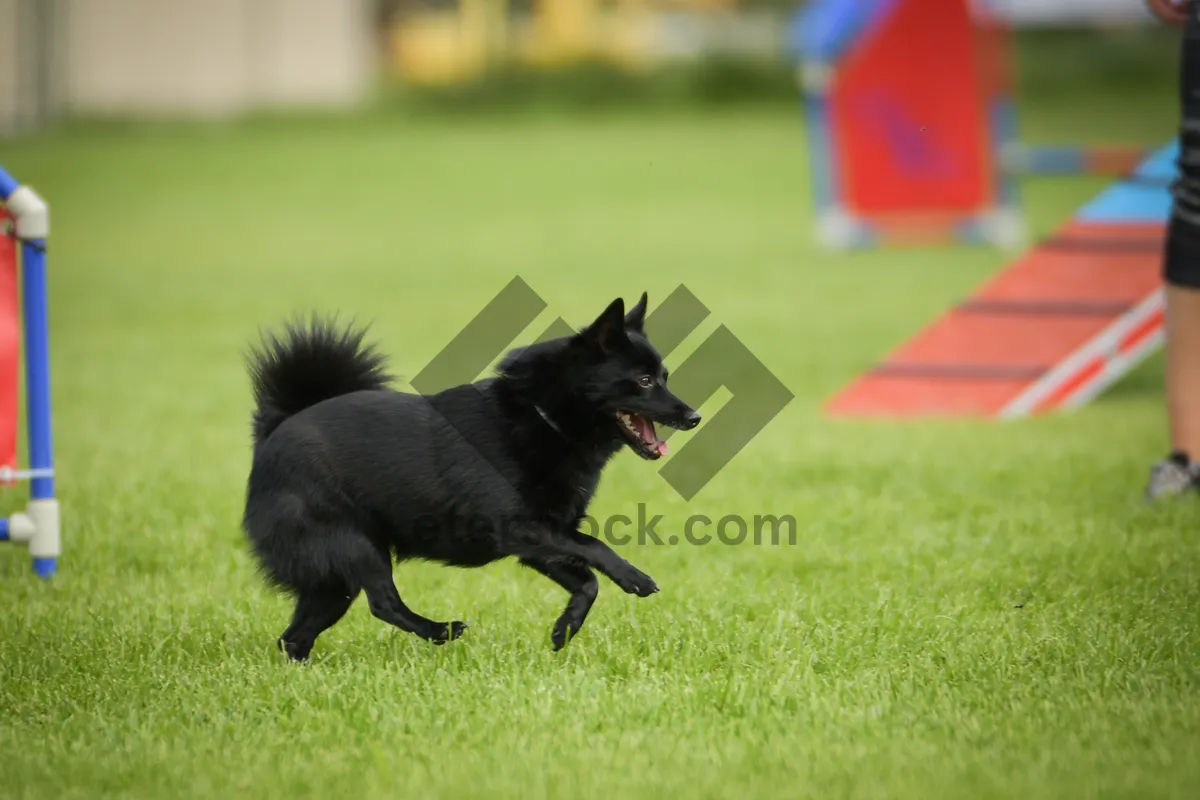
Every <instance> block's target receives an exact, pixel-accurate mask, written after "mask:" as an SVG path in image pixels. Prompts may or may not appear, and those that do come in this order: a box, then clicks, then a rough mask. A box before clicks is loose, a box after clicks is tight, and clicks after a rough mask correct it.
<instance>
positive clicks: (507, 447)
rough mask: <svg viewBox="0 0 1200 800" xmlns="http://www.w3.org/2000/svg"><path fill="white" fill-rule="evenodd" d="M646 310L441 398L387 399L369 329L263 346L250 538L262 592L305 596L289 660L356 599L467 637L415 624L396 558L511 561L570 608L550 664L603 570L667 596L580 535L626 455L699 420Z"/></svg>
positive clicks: (649, 450) (528, 352)
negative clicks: (647, 324) (616, 459)
mask: <svg viewBox="0 0 1200 800" xmlns="http://www.w3.org/2000/svg"><path fill="white" fill-rule="evenodd" d="M645 315H646V295H645V294H643V295H642V297H641V300H640V301H639V302H638V304H637V305H636V306H635V307H634V308H633V309H631V310H630V312H629V314H628V315H625V314H624V304H623V303H622V301H621V300H620V299H619V298H618V299H617V300H615V301H614V302H613V303H612V304H611V305H609V306H608V308H607V309H605V311H604V313H602V314H601V315H600V316H599V318H597V319H596V321H595V322H594V323H592V324H591V325H590V326H588V327H587V328H586V329H585V330H583V331H582V332H581V333H579V334H577V335H574V336H570V337H565V338H561V339H554V340H551V341H547V342H542V343H538V344H534V345H531V346H529V347H524V348H518V349H516V350H513V351H512V352H510V353H509V354H508V355H507V356H506V357H505V359H504V360H503V361H502V363H501V365H500V368H499V370H498V373H499V374H498V375H497V377H494V378H489V379H486V380H482V381H479V382H477V383H473V384H467V385H464V386H458V387H455V388H452V389H448V390H446V391H444V392H441V393H438V394H435V395H428V396H422V395H416V394H408V393H402V392H398V391H395V390H393V389H390V388H388V386H387V384H388V382H389V381H390V380H391V377H390V376H389V375H387V374H386V373H385V372H384V370H385V358H384V357H383V356H381V355H380V354H379V353H378V352H377V351H376V350H375V349H374V348H373V347H371V346H364V345H363V344H362V340H363V336H364V331H363V330H361V329H358V330H356V329H352V328H346V329H344V330H338V328H337V327H336V326H335V324H334V323H333V322H331V321H323V320H321V319H319V318H315V319H313V321H312V322H311V323H310V324H309V325H308V326H307V327H305V326H303V325H299V324H295V323H293V324H289V325H287V326H286V334H285V336H284V337H283V338H282V341H281V340H280V339H279V338H276V337H275V336H273V335H268V336H266V337H264V340H263V345H262V347H261V348H255V349H252V350H251V353H250V358H249V369H250V374H251V378H252V384H253V389H254V396H255V401H256V405H257V408H256V409H255V412H254V415H253V441H254V456H253V464H252V466H251V470H250V476H249V481H248V486H247V495H246V510H245V515H244V518H243V527H244V528H245V531H246V533H247V535H248V537H249V540H250V544H251V547H252V549H253V552H254V554H255V555H256V557H257V559H258V561H259V563H260V565H261V567H262V571H263V573H264V575H265V577H266V578H267V579H268V580H269V581H270V582H271V583H273V584H274V585H275V586H277V587H280V588H283V589H285V590H287V591H289V592H290V593H291V594H293V595H294V596H295V598H296V610H295V613H294V615H293V617H292V622H291V625H289V626H288V628H287V630H286V631H284V632H283V634H282V635H281V637H280V640H279V641H280V646H281V647H282V648H283V649H284V650H285V651H286V652H287V653H288V654H289V655H290V656H291V657H292V658H294V659H296V660H304V659H305V658H307V657H308V654H309V652H310V651H311V650H312V646H313V643H314V642H315V641H316V639H317V637H318V636H319V635H320V634H321V633H322V632H323V631H325V630H327V629H328V628H330V627H332V626H333V625H334V624H335V623H337V622H338V620H340V619H341V618H342V616H343V615H344V614H345V613H346V611H347V610H348V609H349V608H350V604H351V603H353V602H354V599H355V598H356V597H357V596H358V593H359V592H360V591H363V592H365V593H366V595H367V601H368V603H369V604H370V608H371V613H372V614H374V615H375V616H376V617H378V618H379V619H381V620H383V621H384V622H387V623H389V624H391V625H395V626H396V627H397V628H400V629H401V630H405V631H409V632H411V633H415V634H416V635H418V636H421V637H423V638H425V639H428V640H430V641H432V642H434V643H437V644H441V643H443V642H446V641H447V640H450V639H456V638H458V637H459V636H460V635H461V634H462V632H463V631H464V630H465V629H466V625H464V624H463V623H461V622H450V623H445V622H434V621H432V620H429V619H426V618H425V617H422V616H421V615H419V614H417V613H416V612H414V611H412V610H410V609H409V608H408V606H406V605H405V604H404V602H403V601H402V600H401V599H400V594H399V593H398V592H397V590H396V586H395V584H394V583H393V581H392V569H391V558H392V557H393V556H394V557H395V558H396V559H397V560H403V559H411V558H420V559H426V560H431V561H438V562H442V563H444V564H448V565H453V566H459V567H478V566H482V565H484V564H488V563H490V562H493V561H496V560H498V559H501V558H505V557H507V556H516V557H517V558H518V559H520V562H521V563H522V564H524V565H525V566H528V567H532V568H533V569H535V570H537V571H538V572H540V573H542V574H543V575H545V576H546V577H548V578H550V579H551V580H552V581H554V582H556V583H558V584H559V585H560V586H562V587H563V588H564V589H566V590H567V591H568V592H570V594H571V597H570V600H569V601H568V602H567V607H566V610H565V611H564V612H563V614H562V616H561V617H559V619H558V621H557V623H556V624H555V626H554V629H553V634H552V637H551V639H552V641H553V644H554V649H555V650H558V649H560V648H562V647H563V646H564V645H565V644H566V642H567V640H568V638H569V637H572V636H574V635H575V634H576V633H578V632H579V629H580V627H581V626H582V625H583V622H584V619H585V618H586V617H587V614H588V611H589V610H590V609H591V607H592V604H593V602H595V600H596V594H597V592H598V591H599V585H598V583H597V580H596V576H595V574H594V573H593V572H592V570H593V569H596V570H599V571H600V572H601V573H603V574H604V575H606V576H608V578H609V579H611V580H612V581H613V582H614V583H616V584H617V585H618V586H620V587H621V588H622V589H624V590H625V591H626V592H628V593H630V594H636V595H638V596H639V597H646V596H648V595H651V594H653V593H655V592H657V591H658V586H657V585H656V584H655V583H654V581H653V579H651V578H650V576H649V575H646V574H645V573H643V572H641V571H640V570H638V569H637V568H635V567H634V566H633V565H631V564H630V563H629V562H627V561H626V560H625V559H623V558H621V557H620V556H618V555H617V554H616V553H615V552H613V550H612V549H611V548H609V547H608V546H607V545H606V544H604V543H603V542H601V541H600V540H599V539H596V538H594V537H592V536H588V535H585V534H583V533H581V532H580V531H579V529H578V528H579V523H580V520H581V519H582V518H583V516H584V515H585V514H586V512H587V508H588V503H589V502H590V501H591V499H592V495H593V494H594V492H595V490H596V485H597V483H598V482H599V480H600V474H601V472H602V471H603V469H604V467H605V465H606V464H607V462H608V460H609V459H610V458H612V457H613V456H614V455H615V454H616V453H617V451H618V450H620V449H621V446H622V444H624V445H627V446H628V447H629V448H630V449H632V450H633V451H634V452H636V453H637V454H638V455H640V456H641V457H642V458H645V459H648V460H654V459H657V458H660V457H661V456H662V455H663V454H664V453H665V452H666V443H664V442H662V441H661V440H659V438H658V436H657V434H656V433H655V429H654V422H659V423H662V424H663V425H668V426H670V427H673V428H676V429H681V430H688V429H691V428H694V427H696V425H697V424H698V423H699V422H700V415H699V414H697V413H696V412H695V411H694V410H693V409H692V408H690V407H689V406H688V405H687V404H686V403H684V402H683V401H682V400H680V399H679V398H678V397H676V396H675V395H674V394H672V393H671V392H670V390H668V389H667V386H666V380H667V370H666V368H665V367H664V366H663V363H662V358H661V357H660V355H659V354H658V352H657V351H656V350H655V349H654V347H653V346H652V345H651V344H650V342H649V341H648V340H647V338H646V335H645V332H644V330H643V323H644V320H645Z"/></svg>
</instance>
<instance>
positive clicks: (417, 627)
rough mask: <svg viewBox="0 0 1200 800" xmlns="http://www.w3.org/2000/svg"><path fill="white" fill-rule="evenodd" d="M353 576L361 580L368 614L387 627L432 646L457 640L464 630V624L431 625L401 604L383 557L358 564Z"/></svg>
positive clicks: (389, 567) (428, 621)
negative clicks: (358, 566) (415, 636)
mask: <svg viewBox="0 0 1200 800" xmlns="http://www.w3.org/2000/svg"><path fill="white" fill-rule="evenodd" d="M357 574H358V576H359V579H360V580H361V581H362V587H363V591H364V592H365V593H366V595H367V602H368V603H369V604H370V607H371V613H372V614H374V615H375V617H376V618H378V619H380V620H383V621H384V622H386V623H388V624H389V625H394V626H396V627H397V628H399V629H400V630H402V631H407V632H408V633H415V634H416V635H417V636H420V637H421V638H422V639H428V640H429V641H431V642H433V643H434V644H445V643H446V642H448V641H450V640H451V639H457V638H458V637H459V636H462V634H463V631H465V630H466V629H467V624H466V623H465V622H458V621H455V622H434V621H433V620H431V619H426V618H425V617H422V616H421V615H420V614H418V613H416V612H415V611H413V610H412V609H410V608H409V607H408V606H406V605H404V601H403V600H401V599H400V592H398V591H396V584H395V583H394V582H393V581H392V568H391V563H390V562H389V561H387V559H386V558H384V559H383V560H382V561H379V562H375V563H371V564H364V565H362V566H361V567H360V568H359V569H358V570H357Z"/></svg>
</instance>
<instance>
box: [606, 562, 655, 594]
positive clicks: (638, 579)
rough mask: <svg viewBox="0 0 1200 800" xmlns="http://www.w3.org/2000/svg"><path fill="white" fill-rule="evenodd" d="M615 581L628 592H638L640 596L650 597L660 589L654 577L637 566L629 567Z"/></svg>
mask: <svg viewBox="0 0 1200 800" xmlns="http://www.w3.org/2000/svg"><path fill="white" fill-rule="evenodd" d="M614 582H615V583H616V584H617V586H619V587H621V589H623V590H624V591H625V592H626V593H628V594H636V595H637V596H638V597H649V596H650V595H652V594H654V593H655V592H657V591H658V584H657V583H655V582H654V579H653V578H651V577H650V576H649V575H647V574H646V573H644V572H642V571H641V570H640V569H637V568H636V567H629V568H628V569H627V570H625V571H624V572H622V573H621V574H619V575H617V576H616V577H615V578H614Z"/></svg>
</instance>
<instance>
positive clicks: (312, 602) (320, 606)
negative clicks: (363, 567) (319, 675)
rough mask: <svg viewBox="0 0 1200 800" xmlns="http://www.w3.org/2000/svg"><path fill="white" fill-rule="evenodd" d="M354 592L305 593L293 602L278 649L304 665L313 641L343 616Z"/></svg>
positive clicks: (320, 590) (321, 590)
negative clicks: (293, 611)
mask: <svg viewBox="0 0 1200 800" xmlns="http://www.w3.org/2000/svg"><path fill="white" fill-rule="evenodd" d="M356 597H358V589H354V590H350V589H348V588H346V587H345V586H337V585H327V586H321V587H318V588H315V589H307V590H304V591H302V592H301V593H300V596H299V597H298V598H297V599H296V611H295V613H294V614H293V615H292V624H291V625H289V626H288V628H287V630H286V631H284V632H283V633H282V634H281V635H280V637H279V646H280V648H281V649H282V650H283V651H284V652H285V653H287V654H288V655H289V656H291V658H292V659H293V660H295V661H305V660H307V659H308V654H309V652H311V651H312V647H313V643H314V642H316V640H317V637H318V636H320V635H321V634H322V633H324V632H325V631H327V630H329V629H330V628H332V627H333V626H334V625H336V624H337V623H338V621H339V620H340V619H341V618H342V617H344V616H345V615H346V612H347V611H348V610H349V609H350V605H351V604H352V603H353V602H354V598H356Z"/></svg>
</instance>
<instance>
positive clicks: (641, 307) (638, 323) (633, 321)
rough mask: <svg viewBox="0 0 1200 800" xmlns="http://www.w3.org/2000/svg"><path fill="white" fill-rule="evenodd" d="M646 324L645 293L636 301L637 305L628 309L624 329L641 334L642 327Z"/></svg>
mask: <svg viewBox="0 0 1200 800" xmlns="http://www.w3.org/2000/svg"><path fill="white" fill-rule="evenodd" d="M645 324H646V292H642V299H641V300H638V301H637V305H636V306H634V307H633V308H631V309H629V313H628V314H626V315H625V327H626V328H629V329H630V330H635V331H637V332H638V333H643V332H644V331H643V329H642V326H643V325H645Z"/></svg>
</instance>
